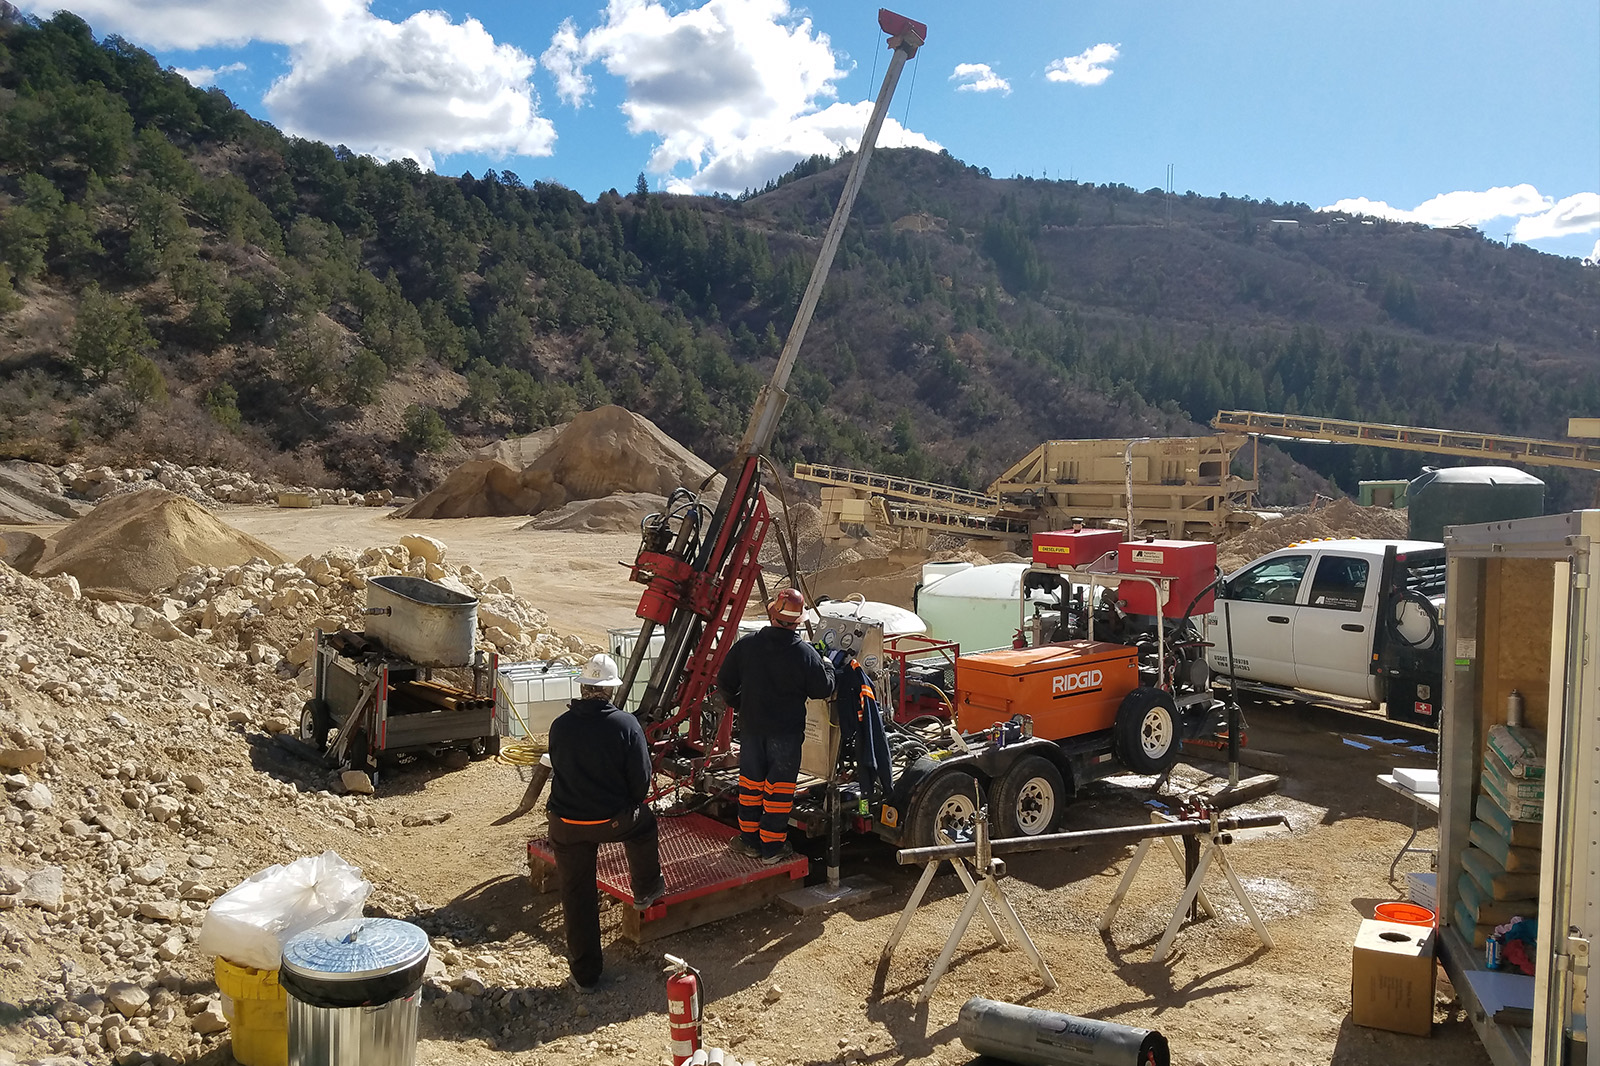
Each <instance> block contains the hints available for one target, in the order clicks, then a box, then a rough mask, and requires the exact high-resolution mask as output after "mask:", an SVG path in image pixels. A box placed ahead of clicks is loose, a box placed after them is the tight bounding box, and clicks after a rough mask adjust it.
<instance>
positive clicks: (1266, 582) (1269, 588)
mask: <svg viewBox="0 0 1600 1066" xmlns="http://www.w3.org/2000/svg"><path fill="white" fill-rule="evenodd" d="M1310 565H1311V556H1309V555H1280V556H1278V557H1277V558H1276V559H1268V560H1267V561H1266V562H1264V563H1257V564H1256V565H1255V566H1252V567H1251V568H1250V569H1248V570H1246V571H1245V572H1244V573H1242V574H1240V575H1239V576H1238V577H1236V578H1234V579H1233V580H1232V581H1230V582H1228V585H1227V598H1228V599H1230V600H1248V601H1251V602H1254V603H1293V602H1294V597H1295V593H1297V592H1299V591H1300V581H1301V579H1302V578H1304V577H1305V576H1306V568H1307V567H1308V566H1310Z"/></svg>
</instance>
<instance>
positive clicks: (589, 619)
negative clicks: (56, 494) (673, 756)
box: [222, 507, 643, 644]
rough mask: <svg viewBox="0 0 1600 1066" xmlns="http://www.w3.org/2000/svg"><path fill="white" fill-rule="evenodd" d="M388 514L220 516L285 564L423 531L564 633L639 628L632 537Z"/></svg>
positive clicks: (358, 510) (246, 511)
mask: <svg viewBox="0 0 1600 1066" xmlns="http://www.w3.org/2000/svg"><path fill="white" fill-rule="evenodd" d="M393 513H394V512H393V511H391V510H389V509H388V508H386V507H384V508H372V507H318V508H313V509H311V510H305V511H296V510H289V509H284V508H278V507H240V508H229V509H228V510H227V511H225V512H223V513H222V517H223V519H224V520H225V521H227V522H228V523H229V524H230V525H232V526H235V527H236V528H238V529H241V530H243V531H244V532H246V533H249V534H250V535H251V536H254V537H258V538H260V539H261V540H264V541H266V542H267V543H268V544H270V545H272V546H273V547H274V548H277V549H278V550H279V551H280V552H282V553H283V554H284V555H285V556H286V557H287V558H289V559H299V558H302V557H303V556H306V555H309V554H315V553H321V552H325V551H328V550H329V549H330V548H333V547H334V546H336V545H340V544H343V545H346V546H348V547H351V548H355V549H357V550H360V549H361V548H364V547H367V546H368V545H372V544H393V543H396V542H397V541H399V539H400V538H401V537H402V536H404V535H406V534H407V533H421V534H423V535H425V536H429V537H436V538H437V539H439V540H441V541H443V542H444V544H445V545H446V546H447V547H448V548H449V549H450V554H449V556H448V558H449V559H450V560H451V561H466V562H470V563H471V564H472V565H473V566H475V567H477V568H478V569H480V570H482V571H483V572H484V573H487V574H504V575H505V576H506V577H509V578H510V579H511V582H512V584H513V585H514V586H515V587H516V590H517V593H518V595H520V596H522V597H523V598H524V599H526V600H528V601H529V602H530V603H532V604H533V605H534V606H536V607H539V608H541V609H543V610H544V611H546V612H548V613H549V615H550V617H551V619H552V620H557V619H559V620H560V623H561V625H562V627H563V628H562V632H564V633H573V634H576V635H577V636H580V637H583V638H585V639H587V640H592V641H594V642H595V643H597V644H604V643H605V642H606V631H607V630H608V629H612V628H628V627H631V626H635V625H638V624H639V623H638V619H637V618H636V617H635V616H634V613H633V612H634V609H635V608H636V607H638V605H639V593H640V592H641V591H642V588H643V586H640V585H637V584H634V583H632V582H630V581H629V580H628V570H627V564H630V563H632V562H633V558H634V556H635V555H637V554H638V553H639V535H638V533H636V532H634V533H578V532H569V531H564V530H536V529H523V528H522V527H523V526H525V525H527V524H528V522H529V521H530V519H529V518H528V516H527V515H519V516H516V517H512V518H450V519H394V518H390V517H389V516H390V515H392V514H393Z"/></svg>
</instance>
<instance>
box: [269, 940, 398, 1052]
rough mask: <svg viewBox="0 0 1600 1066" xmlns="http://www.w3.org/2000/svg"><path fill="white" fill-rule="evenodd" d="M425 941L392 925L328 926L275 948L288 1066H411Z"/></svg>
mask: <svg viewBox="0 0 1600 1066" xmlns="http://www.w3.org/2000/svg"><path fill="white" fill-rule="evenodd" d="M428 951H429V948H428V935H427V934H426V933H424V932H423V931H422V930H421V929H419V928H417V927H416V926H414V925H412V924H411V923H410V922H401V921H397V920H395V919H393V918H355V919H351V920H349V921H343V922H329V923H328V924H327V925H319V926H317V927H316V928H314V929H308V930H306V931H305V932H303V933H300V934H298V935H297V936H295V937H292V938H291V939H290V940H289V942H288V943H287V944H285V945H284V946H283V965H282V967H281V968H280V970H279V971H278V981H279V983H280V984H281V985H282V986H283V989H284V991H285V992H287V993H288V994H289V1066H414V1064H415V1063H416V1059H417V1014H418V1010H419V1007H420V1005H421V1001H422V975H423V972H424V971H425V970H426V969H427V968H428Z"/></svg>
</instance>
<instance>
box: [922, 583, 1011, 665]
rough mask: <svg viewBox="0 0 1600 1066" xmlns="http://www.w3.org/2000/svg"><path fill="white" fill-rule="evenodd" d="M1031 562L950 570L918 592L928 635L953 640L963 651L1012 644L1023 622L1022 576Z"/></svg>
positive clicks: (1003, 646) (989, 648) (1005, 646)
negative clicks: (956, 570) (1012, 639)
mask: <svg viewBox="0 0 1600 1066" xmlns="http://www.w3.org/2000/svg"><path fill="white" fill-rule="evenodd" d="M1028 565H1029V564H1027V563H990V564H989V565H987V566H973V567H968V568H967V569H965V570H961V571H959V572H957V573H953V574H948V575H946V576H945V577H942V578H940V579H939V580H938V581H935V582H933V583H932V584H931V585H925V586H924V587H923V589H922V591H920V592H919V593H917V614H919V615H921V616H922V620H923V621H924V622H926V623H927V625H928V635H929V636H931V637H935V638H937V639H939V640H953V641H955V642H956V643H958V644H960V645H961V650H962V652H974V651H989V650H992V649H994V648H1009V647H1011V638H1012V637H1013V636H1014V635H1015V634H1016V632H1017V627H1018V626H1020V625H1021V624H1022V574H1023V572H1024V571H1025V570H1027V569H1028Z"/></svg>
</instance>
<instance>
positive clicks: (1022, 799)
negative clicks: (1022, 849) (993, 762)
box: [994, 755, 1067, 837]
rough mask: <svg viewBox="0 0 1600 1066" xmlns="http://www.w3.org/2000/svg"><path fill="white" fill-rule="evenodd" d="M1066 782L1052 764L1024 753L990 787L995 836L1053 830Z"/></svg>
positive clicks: (1040, 756) (1030, 833) (1062, 805)
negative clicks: (992, 789)
mask: <svg viewBox="0 0 1600 1066" xmlns="http://www.w3.org/2000/svg"><path fill="white" fill-rule="evenodd" d="M1066 792H1067V787H1066V782H1064V781H1063V780H1062V778H1061V771H1060V770H1059V769H1057V768H1056V765H1055V763H1053V762H1051V761H1050V760H1049V759H1046V758H1045V757H1044V756H1042V755H1025V756H1023V757H1022V758H1021V759H1019V760H1017V763H1016V764H1015V765H1014V766H1012V767H1011V769H1009V770H1007V771H1006V772H1005V774H1004V775H1003V776H1002V777H1001V778H1000V780H999V782H998V783H996V785H995V786H994V834H995V836H996V837H1036V836H1040V835H1041V834H1044V833H1050V832H1054V831H1055V828H1056V825H1057V824H1058V823H1059V822H1060V821H1061V812H1062V809H1063V808H1064V807H1065V806H1066Z"/></svg>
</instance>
